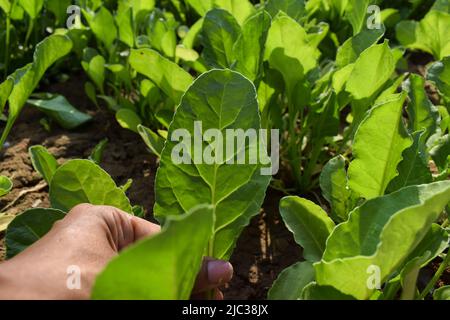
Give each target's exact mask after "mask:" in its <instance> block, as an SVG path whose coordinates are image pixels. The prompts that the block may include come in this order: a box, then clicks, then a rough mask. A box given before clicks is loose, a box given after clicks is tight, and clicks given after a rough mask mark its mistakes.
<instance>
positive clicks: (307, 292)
mask: <svg viewBox="0 0 450 320" xmlns="http://www.w3.org/2000/svg"><path fill="white" fill-rule="evenodd" d="M300 299H301V300H316V301H320V300H355V298H353V297H352V296H350V295H346V294H343V293H342V292H340V291H339V290H337V289H335V288H333V287H330V286H320V285H318V284H317V283H316V282H311V283H310V284H308V285H307V286H305V288H303V291H302V294H301V298H300Z"/></svg>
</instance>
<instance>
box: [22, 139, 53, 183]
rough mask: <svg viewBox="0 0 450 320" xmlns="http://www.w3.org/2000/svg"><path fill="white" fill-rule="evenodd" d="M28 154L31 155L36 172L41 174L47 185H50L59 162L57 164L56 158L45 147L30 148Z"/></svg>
mask: <svg viewBox="0 0 450 320" xmlns="http://www.w3.org/2000/svg"><path fill="white" fill-rule="evenodd" d="M28 153H29V154H30V159H31V164H32V165H33V168H34V170H36V171H37V172H39V173H40V175H41V176H42V177H43V178H44V180H45V181H46V182H47V184H49V185H50V181H52V178H53V175H54V174H55V171H56V169H57V168H58V162H56V159H55V157H54V156H53V155H52V154H51V153H50V152H48V150H47V149H46V148H45V147H43V146H39V145H38V146H32V147H30V148H29V149H28Z"/></svg>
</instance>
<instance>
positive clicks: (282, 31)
mask: <svg viewBox="0 0 450 320" xmlns="http://www.w3.org/2000/svg"><path fill="white" fill-rule="evenodd" d="M319 56H320V51H319V50H317V48H316V47H314V46H312V45H311V44H310V43H309V41H308V37H307V34H306V31H305V29H303V27H302V26H301V25H300V24H298V23H297V22H296V21H295V20H293V19H292V18H290V17H288V16H286V15H284V14H278V15H277V16H276V17H275V19H274V20H273V21H272V26H271V27H270V29H269V34H268V36H267V43H266V51H265V55H264V58H265V60H267V61H269V64H270V67H271V68H273V69H276V70H278V71H279V72H280V73H281V74H282V75H283V79H284V82H285V84H286V88H287V93H288V96H289V98H290V100H291V101H296V96H297V95H298V94H300V93H301V92H299V90H298V88H300V87H301V85H302V83H303V82H304V81H305V75H306V74H307V73H308V72H309V71H311V70H312V69H314V68H315V67H316V66H317V63H318V58H319Z"/></svg>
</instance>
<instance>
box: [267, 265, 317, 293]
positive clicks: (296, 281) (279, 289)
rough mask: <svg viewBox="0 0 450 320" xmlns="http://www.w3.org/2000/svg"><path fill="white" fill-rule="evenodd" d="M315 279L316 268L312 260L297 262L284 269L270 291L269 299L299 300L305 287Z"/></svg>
mask: <svg viewBox="0 0 450 320" xmlns="http://www.w3.org/2000/svg"><path fill="white" fill-rule="evenodd" d="M313 280H314V268H313V266H312V263H311V262H308V261H305V262H297V263H296V264H294V265H292V266H290V267H288V268H286V269H284V270H283V271H281V273H280V274H279V275H278V277H277V279H276V280H275V282H274V283H273V285H272V288H270V290H269V293H268V299H269V300H298V299H300V297H301V293H302V291H303V288H304V287H305V286H306V285H307V284H309V283H310V282H311V281H313Z"/></svg>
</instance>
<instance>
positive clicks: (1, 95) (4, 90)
mask: <svg viewBox="0 0 450 320" xmlns="http://www.w3.org/2000/svg"><path fill="white" fill-rule="evenodd" d="M13 88H14V80H13V79H12V78H7V79H6V80H5V81H4V82H3V83H2V84H0V113H1V114H2V113H3V111H4V110H5V105H6V101H8V98H9V95H10V94H11V91H12V89H13Z"/></svg>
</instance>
